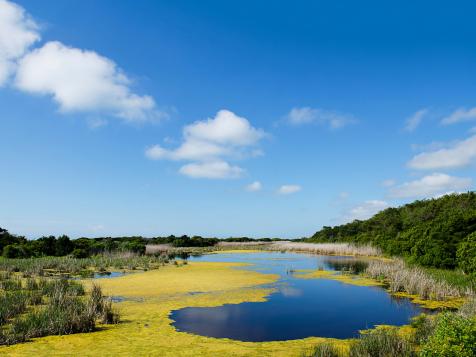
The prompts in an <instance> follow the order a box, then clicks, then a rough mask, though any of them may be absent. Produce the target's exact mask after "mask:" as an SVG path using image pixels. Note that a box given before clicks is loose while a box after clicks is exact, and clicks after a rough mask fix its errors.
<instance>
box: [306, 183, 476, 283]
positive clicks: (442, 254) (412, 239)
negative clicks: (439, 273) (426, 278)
mask: <svg viewBox="0 0 476 357" xmlns="http://www.w3.org/2000/svg"><path fill="white" fill-rule="evenodd" d="M475 232H476V193H474V192H468V193H464V194H452V195H446V196H443V197H440V198H437V199H431V200H422V201H415V202H413V203H411V204H407V205H405V206H402V207H399V208H387V209H386V210H384V211H382V212H380V213H377V214H376V215H375V216H373V217H372V218H370V219H368V220H365V221H359V220H355V221H353V222H351V223H347V224H344V225H340V226H335V227H324V228H323V229H322V230H320V231H318V232H317V233H315V234H314V235H313V236H312V237H311V238H308V239H306V240H305V241H308V242H352V243H354V244H371V245H373V246H375V247H378V248H380V249H382V251H383V252H384V253H385V254H388V255H391V256H402V257H405V258H407V259H408V260H409V261H410V262H413V263H417V264H419V265H422V266H426V267H437V268H449V269H454V268H457V267H459V268H460V269H462V270H464V271H465V272H466V273H471V274H474V273H476V233H475Z"/></svg>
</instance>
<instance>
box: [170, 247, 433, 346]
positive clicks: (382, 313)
mask: <svg viewBox="0 0 476 357" xmlns="http://www.w3.org/2000/svg"><path fill="white" fill-rule="evenodd" d="M189 260H190V261H196V262H238V263H248V264H252V265H250V266H246V267H240V268H236V269H250V270H254V271H258V272H262V273H265V274H266V273H268V274H269V273H271V274H278V275H279V276H280V278H279V280H278V281H277V282H276V283H274V284H271V287H273V288H275V289H276V291H275V292H274V293H272V294H270V295H269V296H268V297H267V301H265V302H245V303H241V304H226V305H223V306H217V307H187V308H183V309H180V310H175V311H172V313H171V315H170V317H171V319H172V320H173V321H174V322H173V325H174V327H175V328H176V329H177V331H182V332H188V333H193V334H197V335H202V336H208V337H217V338H230V339H234V340H240V341H252V342H260V341H283V340H293V339H301V338H306V337H311V336H317V337H331V338H351V337H356V336H357V335H358V333H359V330H365V329H369V328H372V327H375V326H376V325H385V324H387V325H404V324H407V323H408V322H409V320H410V318H411V317H413V316H416V315H418V314H420V313H422V312H423V311H424V309H422V308H421V307H419V306H418V305H415V304H413V303H411V302H410V301H409V300H408V299H406V298H396V297H393V296H391V295H389V294H388V293H387V292H386V291H385V290H384V289H383V288H381V287H375V286H373V287H369V286H357V285H351V284H345V283H342V282H339V281H335V280H330V279H325V278H319V279H302V278H298V277H297V276H296V275H294V274H293V271H298V270H303V269H306V270H308V269H311V270H316V269H325V270H341V269H342V268H350V269H353V268H354V267H355V268H356V270H357V271H358V270H359V269H362V267H363V266H365V262H363V261H362V260H359V259H358V258H352V257H335V256H332V257H330V256H320V255H308V254H301V253H279V252H259V253H218V254H209V255H203V256H198V257H191V258H189ZM266 287H269V286H266ZM197 293H199V292H197Z"/></svg>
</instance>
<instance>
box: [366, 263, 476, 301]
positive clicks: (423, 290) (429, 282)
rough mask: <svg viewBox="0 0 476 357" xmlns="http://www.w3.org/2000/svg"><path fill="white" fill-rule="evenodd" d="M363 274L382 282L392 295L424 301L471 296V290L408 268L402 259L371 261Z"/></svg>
mask: <svg viewBox="0 0 476 357" xmlns="http://www.w3.org/2000/svg"><path fill="white" fill-rule="evenodd" d="M365 273H366V274H367V275H368V276H370V277H371V278H374V279H377V280H380V281H384V282H385V283H386V284H387V285H388V289H389V291H390V292H392V293H398V292H405V293H408V294H412V295H418V296H420V297H421V298H422V299H425V300H427V299H431V300H445V299H447V298H451V297H463V296H468V295H472V294H473V292H472V290H471V289H464V288H460V287H458V286H454V285H452V284H450V283H448V282H447V281H445V280H440V279H437V278H435V277H434V276H432V275H430V274H428V273H427V272H426V271H425V270H424V269H423V268H419V267H410V266H408V265H407V264H405V262H404V261H403V260H402V259H396V260H393V261H390V262H387V261H378V260H375V261H371V262H369V265H368V267H367V269H366V270H365Z"/></svg>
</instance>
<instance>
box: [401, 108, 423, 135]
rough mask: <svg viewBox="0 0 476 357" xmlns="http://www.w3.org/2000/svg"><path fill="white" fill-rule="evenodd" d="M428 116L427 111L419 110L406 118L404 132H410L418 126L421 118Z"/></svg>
mask: <svg viewBox="0 0 476 357" xmlns="http://www.w3.org/2000/svg"><path fill="white" fill-rule="evenodd" d="M427 114H428V109H421V110H419V111H417V112H416V113H414V114H413V115H412V116H411V117H409V118H407V120H406V122H405V130H406V131H409V132H412V131H415V129H416V128H418V126H419V125H420V123H421V121H422V120H423V118H424V117H425V116H426V115H427Z"/></svg>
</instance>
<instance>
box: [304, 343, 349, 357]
mask: <svg viewBox="0 0 476 357" xmlns="http://www.w3.org/2000/svg"><path fill="white" fill-rule="evenodd" d="M343 356H345V354H344V351H343V350H342V349H341V348H339V347H337V346H335V345H333V344H332V343H320V344H318V345H317V346H316V347H315V348H314V350H313V351H312V353H311V354H310V355H309V357H343Z"/></svg>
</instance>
